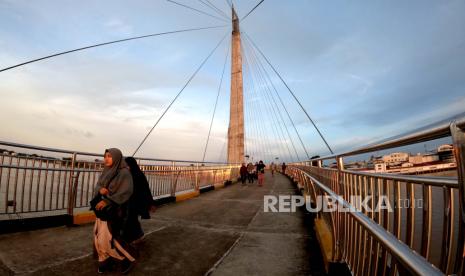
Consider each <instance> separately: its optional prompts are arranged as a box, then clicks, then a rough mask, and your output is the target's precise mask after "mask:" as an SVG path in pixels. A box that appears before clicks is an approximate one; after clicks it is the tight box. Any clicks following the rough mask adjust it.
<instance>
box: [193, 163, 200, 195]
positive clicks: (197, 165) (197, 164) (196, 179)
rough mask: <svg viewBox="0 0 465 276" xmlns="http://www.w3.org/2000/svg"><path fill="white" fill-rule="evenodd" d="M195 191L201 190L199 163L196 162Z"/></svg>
mask: <svg viewBox="0 0 465 276" xmlns="http://www.w3.org/2000/svg"><path fill="white" fill-rule="evenodd" d="M195 171H196V172H195V187H194V189H195V191H199V190H200V177H199V173H200V171H199V163H195Z"/></svg>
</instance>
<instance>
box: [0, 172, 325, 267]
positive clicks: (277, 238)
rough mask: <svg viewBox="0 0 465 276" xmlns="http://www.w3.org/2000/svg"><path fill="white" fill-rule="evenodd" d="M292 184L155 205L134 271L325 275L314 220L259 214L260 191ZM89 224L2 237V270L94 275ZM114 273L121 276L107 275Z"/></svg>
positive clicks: (287, 189)
mask: <svg viewBox="0 0 465 276" xmlns="http://www.w3.org/2000/svg"><path fill="white" fill-rule="evenodd" d="M294 193H295V190H294V188H293V186H292V185H291V182H290V181H289V180H288V179H287V178H286V177H284V176H282V175H280V174H278V175H276V176H275V177H274V178H273V177H271V174H267V175H266V180H265V186H264V187H258V186H257V185H256V183H254V184H253V185H252V184H249V185H247V186H242V185H241V184H240V183H239V184H235V185H232V186H228V187H227V188H224V189H221V190H218V191H212V192H208V193H205V194H202V195H201V196H199V197H197V198H193V199H190V200H186V201H183V202H180V203H176V204H168V205H165V206H162V207H160V208H159V209H157V211H156V212H155V213H153V214H152V219H150V220H147V221H143V227H144V229H145V232H146V238H145V239H144V242H143V244H142V245H141V248H140V253H141V256H140V258H139V259H138V263H137V265H136V267H135V268H134V270H132V272H131V275H205V274H210V275H323V274H324V272H323V265H322V260H321V255H320V250H319V247H318V243H317V241H316V239H315V238H314V234H313V230H312V229H313V224H312V221H313V219H312V218H310V217H307V216H309V215H308V214H305V213H304V212H303V211H301V210H298V212H296V213H286V214H284V213H264V212H263V196H264V195H289V194H294ZM96 271H97V261H96V260H95V259H94V257H93V254H92V225H87V226H78V227H58V228H52V229H44V230H38V231H32V232H23V233H15V234H6V235H0V275H9V274H11V275H13V274H28V275H47V276H48V275H65V274H66V275H95V274H97V273H96ZM106 275H119V273H116V272H113V273H106Z"/></svg>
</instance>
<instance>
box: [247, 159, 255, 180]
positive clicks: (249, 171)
mask: <svg viewBox="0 0 465 276" xmlns="http://www.w3.org/2000/svg"><path fill="white" fill-rule="evenodd" d="M254 170H255V166H254V165H253V164H252V162H250V163H249V164H247V178H248V179H249V183H253V181H254Z"/></svg>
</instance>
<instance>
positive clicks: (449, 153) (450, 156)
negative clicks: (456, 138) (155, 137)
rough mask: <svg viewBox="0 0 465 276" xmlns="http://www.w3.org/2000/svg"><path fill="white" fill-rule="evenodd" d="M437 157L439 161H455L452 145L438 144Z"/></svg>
mask: <svg viewBox="0 0 465 276" xmlns="http://www.w3.org/2000/svg"><path fill="white" fill-rule="evenodd" d="M438 157H439V160H440V161H441V162H455V156H454V147H453V146H452V145H449V144H446V145H442V146H439V147H438Z"/></svg>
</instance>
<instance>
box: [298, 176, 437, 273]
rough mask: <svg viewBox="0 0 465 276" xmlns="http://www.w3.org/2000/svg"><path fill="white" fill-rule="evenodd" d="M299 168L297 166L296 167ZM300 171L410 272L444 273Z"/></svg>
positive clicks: (321, 184)
mask: <svg viewBox="0 0 465 276" xmlns="http://www.w3.org/2000/svg"><path fill="white" fill-rule="evenodd" d="M297 169H299V168H297ZM299 170H300V171H302V173H303V174H305V176H307V177H308V178H309V179H310V180H311V181H312V182H313V183H314V184H315V185H317V186H318V187H319V188H320V189H321V190H323V191H324V192H325V193H326V194H328V195H329V196H331V197H332V198H333V199H335V200H336V201H337V202H338V203H339V204H341V205H342V206H343V207H344V208H348V209H349V210H350V211H349V214H350V215H351V216H352V217H354V218H355V219H356V220H357V221H358V222H359V223H360V224H361V225H362V226H363V227H364V228H365V230H366V231H368V232H370V233H371V234H372V235H373V236H374V237H375V238H376V239H377V240H378V242H380V243H381V244H383V245H384V246H385V247H386V248H387V249H388V250H389V251H390V252H391V254H392V255H394V256H395V258H396V259H397V260H398V261H400V262H401V263H402V264H403V265H404V266H405V267H406V268H407V269H408V270H409V271H410V272H412V273H415V274H417V275H444V274H443V273H442V272H441V271H440V270H439V269H437V268H436V267H435V266H433V265H432V264H431V263H429V262H428V261H427V260H426V259H425V258H423V257H422V256H420V255H418V254H417V253H416V252H415V251H413V250H411V249H410V248H409V247H408V246H407V245H406V244H404V243H403V242H401V241H399V240H398V239H397V238H396V237H395V236H393V235H392V234H391V233H389V232H387V231H386V230H385V229H384V228H382V227H381V226H380V225H379V224H377V223H375V222H374V221H373V220H371V219H370V218H369V217H367V216H366V215H365V214H363V213H362V212H360V211H358V210H357V209H356V208H355V207H353V206H352V205H350V204H349V203H348V202H347V201H345V200H344V199H343V198H342V197H341V196H339V195H337V194H336V193H335V192H333V191H332V190H331V189H329V188H328V187H326V186H325V185H324V184H323V183H321V182H320V181H318V180H317V179H315V178H314V177H312V176H311V175H310V174H308V173H307V172H306V171H304V170H302V169H299Z"/></svg>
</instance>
